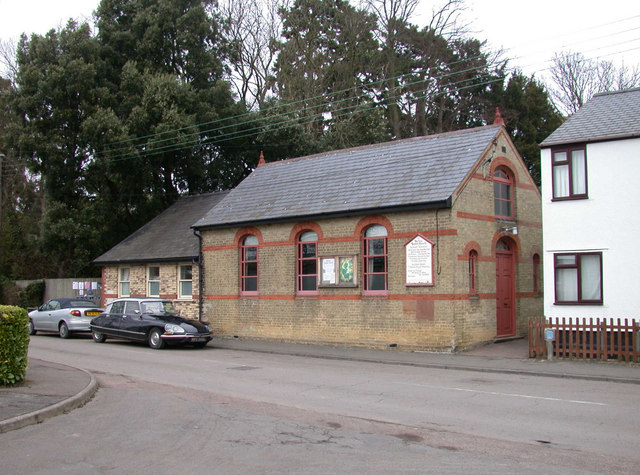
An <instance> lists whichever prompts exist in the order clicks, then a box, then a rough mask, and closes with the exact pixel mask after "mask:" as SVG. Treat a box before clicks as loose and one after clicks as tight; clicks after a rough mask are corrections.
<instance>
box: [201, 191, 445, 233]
mask: <svg viewBox="0 0 640 475" xmlns="http://www.w3.org/2000/svg"><path fill="white" fill-rule="evenodd" d="M450 207H451V196H449V197H448V198H446V199H444V200H436V201H429V202H426V203H413V204H410V205H398V206H387V207H377V208H362V209H354V210H346V211H336V212H331V213H316V214H305V215H296V216H283V217H279V218H268V219H261V220H247V221H236V222H224V223H217V224H207V225H201V226H196V225H193V226H192V228H194V229H198V230H207V229H224V228H235V227H244V226H249V225H251V226H257V225H261V224H277V223H289V222H295V221H300V220H303V219H304V220H309V219H330V218H343V217H349V216H361V215H366V214H371V213H373V212H375V213H378V214H380V213H394V212H398V211H416V210H425V209H444V208H450ZM196 224H197V223H196Z"/></svg>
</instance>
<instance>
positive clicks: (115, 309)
mask: <svg viewBox="0 0 640 475" xmlns="http://www.w3.org/2000/svg"><path fill="white" fill-rule="evenodd" d="M111 313H115V314H122V313H124V302H113V304H112V305H111Z"/></svg>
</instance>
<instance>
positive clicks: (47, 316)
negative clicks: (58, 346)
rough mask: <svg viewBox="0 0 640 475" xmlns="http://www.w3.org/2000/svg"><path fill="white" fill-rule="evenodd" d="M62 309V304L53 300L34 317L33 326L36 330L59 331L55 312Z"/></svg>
mask: <svg viewBox="0 0 640 475" xmlns="http://www.w3.org/2000/svg"><path fill="white" fill-rule="evenodd" d="M59 309H60V302H59V301H58V300H56V299H51V300H49V301H48V302H47V303H45V304H44V305H43V306H42V307H40V308H39V309H38V312H37V313H36V314H34V316H33V324H34V326H35V329H36V330H42V331H57V330H58V328H57V320H56V315H55V314H54V312H55V311H56V310H59Z"/></svg>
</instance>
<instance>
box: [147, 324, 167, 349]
mask: <svg viewBox="0 0 640 475" xmlns="http://www.w3.org/2000/svg"><path fill="white" fill-rule="evenodd" d="M160 335H161V332H160V329H159V328H152V329H151V331H150V332H149V346H150V347H151V348H153V349H154V350H161V349H162V348H164V340H163V339H162V337H161V336H160Z"/></svg>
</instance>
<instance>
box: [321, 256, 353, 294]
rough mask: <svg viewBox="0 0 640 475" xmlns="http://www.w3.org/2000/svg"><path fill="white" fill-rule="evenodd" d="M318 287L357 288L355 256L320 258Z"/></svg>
mask: <svg viewBox="0 0 640 475" xmlns="http://www.w3.org/2000/svg"><path fill="white" fill-rule="evenodd" d="M320 271H321V272H322V275H321V278H320V287H357V285H358V282H357V275H358V273H357V268H356V256H354V255H350V256H327V257H320Z"/></svg>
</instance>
